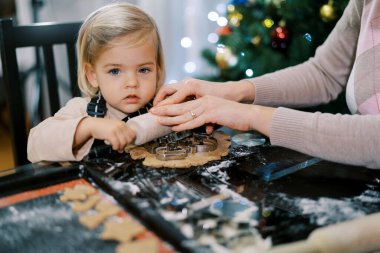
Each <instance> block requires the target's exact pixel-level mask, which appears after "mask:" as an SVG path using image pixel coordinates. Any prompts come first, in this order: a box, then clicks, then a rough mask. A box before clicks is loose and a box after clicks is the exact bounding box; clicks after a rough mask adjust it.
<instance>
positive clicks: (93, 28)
mask: <svg viewBox="0 0 380 253" xmlns="http://www.w3.org/2000/svg"><path fill="white" fill-rule="evenodd" d="M125 35H128V36H129V35H131V43H132V44H134V45H140V44H142V43H144V42H145V41H146V40H147V39H150V38H152V37H153V40H154V42H155V44H156V47H157V48H156V52H157V54H156V61H157V89H158V88H159V87H160V86H161V85H162V84H163V83H164V80H165V66H164V55H163V49H162V44H161V39H160V36H159V32H158V28H157V25H156V23H155V22H154V20H153V19H152V18H151V17H150V16H149V15H148V14H146V13H145V12H144V11H142V10H141V9H139V8H138V7H136V6H134V5H132V4H128V3H117V4H110V5H106V6H104V7H102V8H100V9H98V10H96V11H95V12H93V13H91V14H90V15H89V16H88V17H87V19H86V20H85V21H84V23H83V24H82V26H81V28H80V30H79V35H78V41H77V52H78V85H79V88H80V90H81V91H82V92H83V93H84V94H85V95H87V96H90V97H93V96H94V95H95V94H96V93H97V92H98V89H97V88H94V87H93V86H92V85H91V84H90V82H89V81H88V80H87V77H86V71H85V65H86V63H89V64H93V63H94V62H95V61H96V59H97V57H98V55H99V54H100V52H101V51H102V49H104V48H106V47H107V46H109V45H110V41H111V40H113V39H115V38H119V37H122V36H125Z"/></svg>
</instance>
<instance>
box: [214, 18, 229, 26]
mask: <svg viewBox="0 0 380 253" xmlns="http://www.w3.org/2000/svg"><path fill="white" fill-rule="evenodd" d="M216 23H217V24H218V25H219V26H226V25H227V24H228V20H227V18H225V17H219V18H218V20H217V21H216Z"/></svg>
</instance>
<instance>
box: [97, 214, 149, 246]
mask: <svg viewBox="0 0 380 253" xmlns="http://www.w3.org/2000/svg"><path fill="white" fill-rule="evenodd" d="M144 231H145V228H144V227H143V226H141V225H140V224H139V223H137V222H135V221H133V220H131V219H126V220H124V221H122V222H118V221H108V222H106V223H104V231H103V233H102V234H101V235H100V238H101V239H103V240H115V241H119V242H128V241H130V240H131V239H132V238H133V237H135V236H136V235H138V234H141V233H142V232H144ZM131 252H133V251H131Z"/></svg>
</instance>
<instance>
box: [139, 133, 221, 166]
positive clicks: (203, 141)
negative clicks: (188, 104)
mask: <svg viewBox="0 0 380 253" xmlns="http://www.w3.org/2000/svg"><path fill="white" fill-rule="evenodd" d="M217 146H218V141H217V140H216V139H215V138H214V137H212V136H211V135H209V134H206V133H193V132H191V131H183V132H175V133H171V134H169V135H166V136H163V137H161V138H158V139H156V140H154V141H151V142H149V143H146V144H145V145H144V147H145V149H146V150H147V151H148V152H150V153H151V154H155V155H156V158H157V159H158V160H161V161H168V160H182V159H185V158H186V157H187V155H188V154H194V153H205V152H210V151H214V150H216V148H217Z"/></svg>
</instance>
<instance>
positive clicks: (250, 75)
mask: <svg viewBox="0 0 380 253" xmlns="http://www.w3.org/2000/svg"><path fill="white" fill-rule="evenodd" d="M253 74H254V72H253V69H247V70H246V71H245V75H246V76H247V77H252V76H253Z"/></svg>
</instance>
